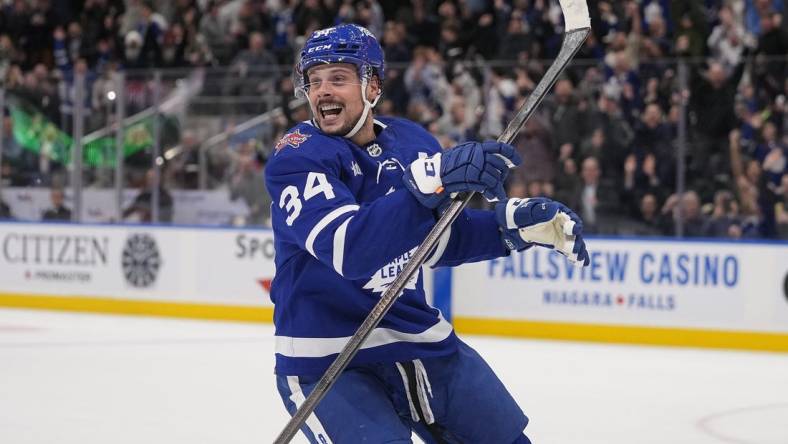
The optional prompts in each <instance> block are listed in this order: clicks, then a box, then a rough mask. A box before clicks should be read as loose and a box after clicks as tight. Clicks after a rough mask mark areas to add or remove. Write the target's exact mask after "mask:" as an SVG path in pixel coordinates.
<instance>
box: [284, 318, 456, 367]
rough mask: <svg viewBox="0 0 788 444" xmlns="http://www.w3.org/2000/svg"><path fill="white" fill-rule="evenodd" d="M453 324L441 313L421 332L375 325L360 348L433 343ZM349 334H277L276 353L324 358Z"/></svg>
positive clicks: (298, 356)
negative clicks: (331, 336)
mask: <svg viewBox="0 0 788 444" xmlns="http://www.w3.org/2000/svg"><path fill="white" fill-rule="evenodd" d="M451 332H452V326H451V324H450V323H449V322H447V321H446V320H445V319H443V316H441V317H440V318H439V319H438V322H437V323H436V324H435V325H433V326H432V327H430V328H428V329H426V330H424V331H423V332H421V333H403V332H401V331H397V330H392V329H390V328H376V329H374V330H372V333H370V335H369V338H368V339H367V341H366V342H365V343H364V345H363V346H362V347H361V349H362V350H365V349H370V348H374V347H380V346H383V345H388V344H393V343H396V342H413V343H434V342H441V341H443V340H444V339H446V338H448V337H449V336H450V335H451ZM350 338H351V337H350V336H345V337H341V338H297V337H291V336H277V337H276V353H278V354H280V355H283V356H287V357H290V358H322V357H324V356H331V355H334V354H337V353H339V352H340V351H342V348H343V347H344V346H345V344H347V342H348V341H349V340H350Z"/></svg>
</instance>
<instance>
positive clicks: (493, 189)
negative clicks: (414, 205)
mask: <svg viewBox="0 0 788 444" xmlns="http://www.w3.org/2000/svg"><path fill="white" fill-rule="evenodd" d="M520 162H522V160H521V159H520V155H519V154H517V151H515V149H514V147H512V146H511V145H507V144H505V143H500V142H494V141H490V142H466V143H463V144H460V145H457V146H455V147H453V148H449V149H448V150H445V151H443V152H441V153H437V154H434V155H432V156H431V157H425V158H421V159H417V160H415V161H413V163H411V164H410V166H409V167H408V168H406V169H405V174H404V176H403V180H404V181H405V186H406V187H407V188H408V189H409V190H410V191H411V192H412V193H413V194H414V195H415V196H416V198H417V199H418V200H419V202H421V204H422V205H424V206H425V207H428V208H438V207H440V206H441V205H443V204H444V203H446V202H448V200H449V199H450V198H451V197H453V195H454V194H455V193H462V192H466V191H476V192H480V193H483V195H484V197H485V198H486V199H487V200H488V201H490V202H496V201H498V200H503V199H506V191H505V190H504V188H503V184H504V181H505V180H506V176H507V175H509V168H513V167H515V166H517V165H519V164H520Z"/></svg>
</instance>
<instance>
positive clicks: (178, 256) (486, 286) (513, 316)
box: [0, 223, 788, 351]
mask: <svg viewBox="0 0 788 444" xmlns="http://www.w3.org/2000/svg"><path fill="white" fill-rule="evenodd" d="M588 247H589V251H591V259H592V264H591V266H589V267H586V268H583V269H579V268H574V267H572V266H571V265H569V264H568V263H567V262H566V261H565V260H564V259H563V257H562V256H560V255H558V254H556V253H554V252H551V251H548V250H545V249H531V250H528V251H526V252H523V253H517V254H513V255H512V256H509V257H506V258H500V259H496V260H492V261H487V262H482V263H477V264H468V265H464V266H461V267H458V268H455V269H439V270H436V271H435V272H434V276H433V272H432V271H431V270H426V271H425V281H426V282H428V283H429V284H428V285H429V287H430V290H432V291H431V293H432V294H434V301H433V303H434V305H436V306H438V307H439V308H440V309H441V310H442V311H443V312H444V314H445V315H446V316H447V317H451V318H452V319H453V322H454V324H455V327H456V328H457V330H458V331H459V332H461V333H462V332H465V333H475V334H493V335H504V336H523V337H536V338H550V339H571V340H592V341H604V342H624V343H639V344H670V345H687V346H705V347H720V348H741V349H758V350H772V351H788V244H785V243H763V242H702V241H700V242H699V241H685V242H677V241H673V240H668V239H610V238H605V239H602V238H597V239H591V240H589V241H588ZM273 257H274V247H273V239H272V234H271V232H270V231H269V230H247V229H231V228H228V229H205V228H197V227H183V226H179V227H164V226H161V227H149V226H139V225H69V224H26V223H2V224H0V306H14V307H29V308H44V309H61V310H77V311H97V312H112V313H128V314H147V315H160V316H177V317H191V318H208V319H224V320H241V321H261V322H270V321H271V319H272V316H273V305H272V304H271V302H270V299H269V294H268V290H269V289H270V283H271V279H272V278H273V276H274V272H275V268H274V264H273Z"/></svg>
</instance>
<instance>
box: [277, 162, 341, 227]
mask: <svg viewBox="0 0 788 444" xmlns="http://www.w3.org/2000/svg"><path fill="white" fill-rule="evenodd" d="M321 193H322V194H324V195H325V196H326V199H328V200H330V199H333V198H334V197H335V196H334V187H332V186H331V184H330V183H329V182H328V179H327V178H326V175H325V174H323V173H309V175H308V176H307V178H306V184H305V185H304V200H309V199H311V198H313V197H315V196H317V195H318V194H321ZM302 207H303V204H302V203H301V199H299V193H298V188H296V187H295V185H290V186H288V187H287V188H285V189H284V190H283V191H282V195H281V196H280V197H279V208H284V209H285V211H287V219H285V222H287V225H288V226H292V225H293V222H295V220H296V218H298V216H299V215H300V214H301V208H302Z"/></svg>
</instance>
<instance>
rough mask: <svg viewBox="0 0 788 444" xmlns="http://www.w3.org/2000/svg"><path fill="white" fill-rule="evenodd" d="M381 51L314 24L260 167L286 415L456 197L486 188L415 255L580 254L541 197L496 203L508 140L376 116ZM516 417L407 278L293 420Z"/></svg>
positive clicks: (512, 435)
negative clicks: (305, 112)
mask: <svg viewBox="0 0 788 444" xmlns="http://www.w3.org/2000/svg"><path fill="white" fill-rule="evenodd" d="M384 75H385V64H384V61H383V51H382V50H381V48H380V46H379V45H378V42H377V41H376V40H375V38H374V37H373V36H372V34H370V33H369V31H367V30H366V29H364V28H362V27H360V26H356V25H340V26H336V27H333V28H328V29H323V30H320V31H316V32H314V33H313V34H312V35H311V36H310V38H309V39H308V41H307V42H306V44H305V45H304V48H303V50H302V51H301V58H300V61H299V63H298V66H297V67H296V69H295V81H296V84H297V87H296V89H297V94H298V95H301V96H304V97H306V98H307V99H308V100H309V104H310V107H311V110H312V114H313V117H314V118H313V119H312V120H310V121H307V122H303V123H300V124H298V125H296V126H295V127H294V128H292V129H290V130H289V131H288V132H287V134H285V136H284V137H282V139H281V140H280V141H279V143H278V144H277V145H276V150H275V154H274V155H273V156H271V158H270V160H269V162H268V164H267V166H266V184H267V186H268V190H269V191H270V193H271V196H272V198H273V209H272V222H273V228H274V236H275V247H276V277H275V278H274V280H273V282H272V285H271V299H272V300H273V302H274V304H275V309H274V323H275V324H276V374H277V381H278V389H279V393H280V394H281V396H282V400H283V401H284V403H285V406H286V407H287V409H288V410H289V411H290V413H291V414H292V413H294V412H295V410H296V409H297V408H298V406H300V405H301V403H302V402H303V401H304V399H305V397H306V396H308V395H309V393H310V392H311V390H312V389H313V388H314V386H315V384H316V383H317V381H318V380H319V379H320V376H321V375H322V374H323V373H324V371H325V370H326V368H327V367H328V366H329V364H330V363H331V362H332V361H333V360H334V358H336V356H337V354H338V353H339V352H340V350H341V349H342V347H343V346H344V345H345V344H346V343H347V341H348V339H349V338H350V337H351V336H352V335H353V333H354V332H355V331H356V329H357V328H358V327H359V325H360V324H361V322H362V321H363V320H364V318H365V317H366V316H367V315H368V314H369V312H370V310H371V309H372V307H373V306H374V305H375V303H376V302H377V301H378V300H379V298H380V296H381V294H382V293H383V292H384V291H385V290H386V288H387V287H388V286H389V285H390V284H391V283H392V281H393V280H394V278H395V277H396V276H397V274H398V273H399V272H400V271H401V270H402V269H403V267H404V266H405V264H407V262H408V260H409V259H410V257H411V254H412V253H413V252H414V251H415V249H416V248H417V247H418V246H419V244H421V242H422V241H423V240H424V238H425V237H426V235H427V233H428V232H429V230H430V229H431V228H432V227H433V225H434V224H435V222H436V218H437V217H438V215H439V213H440V211H441V209H442V208H443V207H444V206H445V205H446V203H447V202H448V201H449V199H451V196H452V195H453V194H455V193H461V192H466V191H476V192H481V193H483V194H484V195H485V197H487V198H488V199H489V200H493V201H494V200H496V199H500V200H501V202H500V203H498V204H497V206H496V210H495V211H484V210H470V209H466V210H465V211H464V212H463V213H462V214H461V215H460V216H459V218H458V219H457V221H456V222H455V223H454V224H453V225H452V226H451V228H450V230H448V231H447V233H446V234H445V235H444V236H443V238H442V239H441V240H440V242H439V244H438V246H437V247H436V249H435V251H434V252H433V253H432V255H431V257H430V258H429V259H428V262H427V264H426V265H428V266H454V265H459V264H463V263H467V262H474V261H481V260H487V259H492V258H496V257H500V256H505V255H507V254H509V253H510V250H523V249H525V248H529V247H530V246H532V245H542V246H546V247H549V248H555V249H556V250H557V251H560V252H561V253H563V254H565V255H566V256H567V257H568V258H569V259H570V260H572V261H573V262H577V263H582V264H586V265H587V264H588V253H587V252H586V250H585V244H584V242H583V240H582V236H581V233H582V223H581V222H580V219H579V218H578V217H577V216H576V215H575V213H574V212H572V211H571V210H569V209H568V208H566V207H565V206H563V205H561V204H559V203H557V202H553V201H550V200H547V199H509V200H507V199H506V195H505V193H504V190H503V183H504V181H505V179H506V176H507V173H508V169H509V167H511V166H516V165H518V164H519V163H520V158H519V156H518V155H517V153H516V151H515V150H514V148H512V147H511V146H509V145H506V144H502V143H497V142H484V143H479V142H470V143H464V144H462V145H459V146H456V147H454V148H451V149H448V150H441V147H440V145H439V144H438V142H437V141H436V139H435V138H434V137H433V136H432V135H430V134H429V133H428V132H427V131H425V130H424V129H423V128H422V127H421V126H419V125H417V124H414V123H412V122H410V121H407V120H404V119H395V118H384V117H375V116H374V115H373V112H372V108H373V107H374V105H375V103H377V101H378V99H379V98H380V96H381V93H382V91H381V82H382V81H383V78H384ZM527 423H528V419H527V418H526V416H525V415H524V414H523V412H522V410H521V409H520V408H519V407H518V405H517V403H516V402H515V400H514V399H513V398H512V396H511V395H510V394H509V392H508V391H507V390H506V388H505V387H504V386H503V384H502V383H501V381H500V380H499V379H498V377H497V376H496V375H495V373H493V371H492V370H491V369H490V367H489V366H488V365H487V364H486V363H485V362H484V360H483V359H482V358H481V357H480V356H479V355H478V354H477V353H476V352H475V351H474V350H473V349H472V348H470V347H469V346H468V345H466V344H465V343H464V342H462V341H461V340H460V339H458V338H457V336H456V335H455V334H454V330H453V328H452V326H451V324H449V323H448V322H447V321H446V320H445V319H444V318H443V317H442V316H441V313H440V311H439V310H437V309H435V308H433V307H431V306H430V305H429V304H428V303H427V301H426V300H425V295H424V286H423V277H422V274H421V273H419V274H418V275H416V276H415V277H414V278H413V279H412V280H411V281H410V282H408V284H407V286H406V289H405V290H404V291H403V294H402V295H401V296H400V297H399V298H398V299H397V300H396V302H395V303H394V305H393V307H392V308H391V310H390V311H389V312H388V314H387V315H386V316H385V317H384V318H383V319H382V321H381V323H380V325H379V326H378V327H377V328H376V329H375V330H373V331H372V333H371V335H370V337H369V339H367V341H366V342H365V343H364V345H363V346H362V348H361V350H360V351H359V352H358V354H357V355H356V357H355V358H354V359H353V361H352V362H351V363H350V365H349V366H348V368H347V369H346V370H345V371H344V372H343V373H342V375H341V376H340V377H339V378H338V380H337V382H336V384H335V385H334V387H333V388H332V389H331V390H330V391H329V392H328V393H327V395H326V396H325V398H323V400H322V402H321V403H320V404H319V405H318V406H317V408H316V410H315V412H314V413H313V414H312V415H311V416H310V417H309V419H308V420H307V421H306V423H305V424H304V426H303V428H302V431H303V433H304V434H305V435H306V436H307V437H308V439H309V441H310V442H312V443H320V444H325V443H332V442H333V443H357V442H368V443H382V442H387V443H394V442H410V438H411V432H412V431H413V432H416V433H417V434H418V435H419V436H420V437H421V438H422V439H423V440H424V441H425V442H427V443H444V442H445V443H460V442H461V443H496V444H501V443H503V444H508V443H527V442H529V441H528V438H526V436H525V435H524V432H523V430H524V429H525V426H526V424H527Z"/></svg>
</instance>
